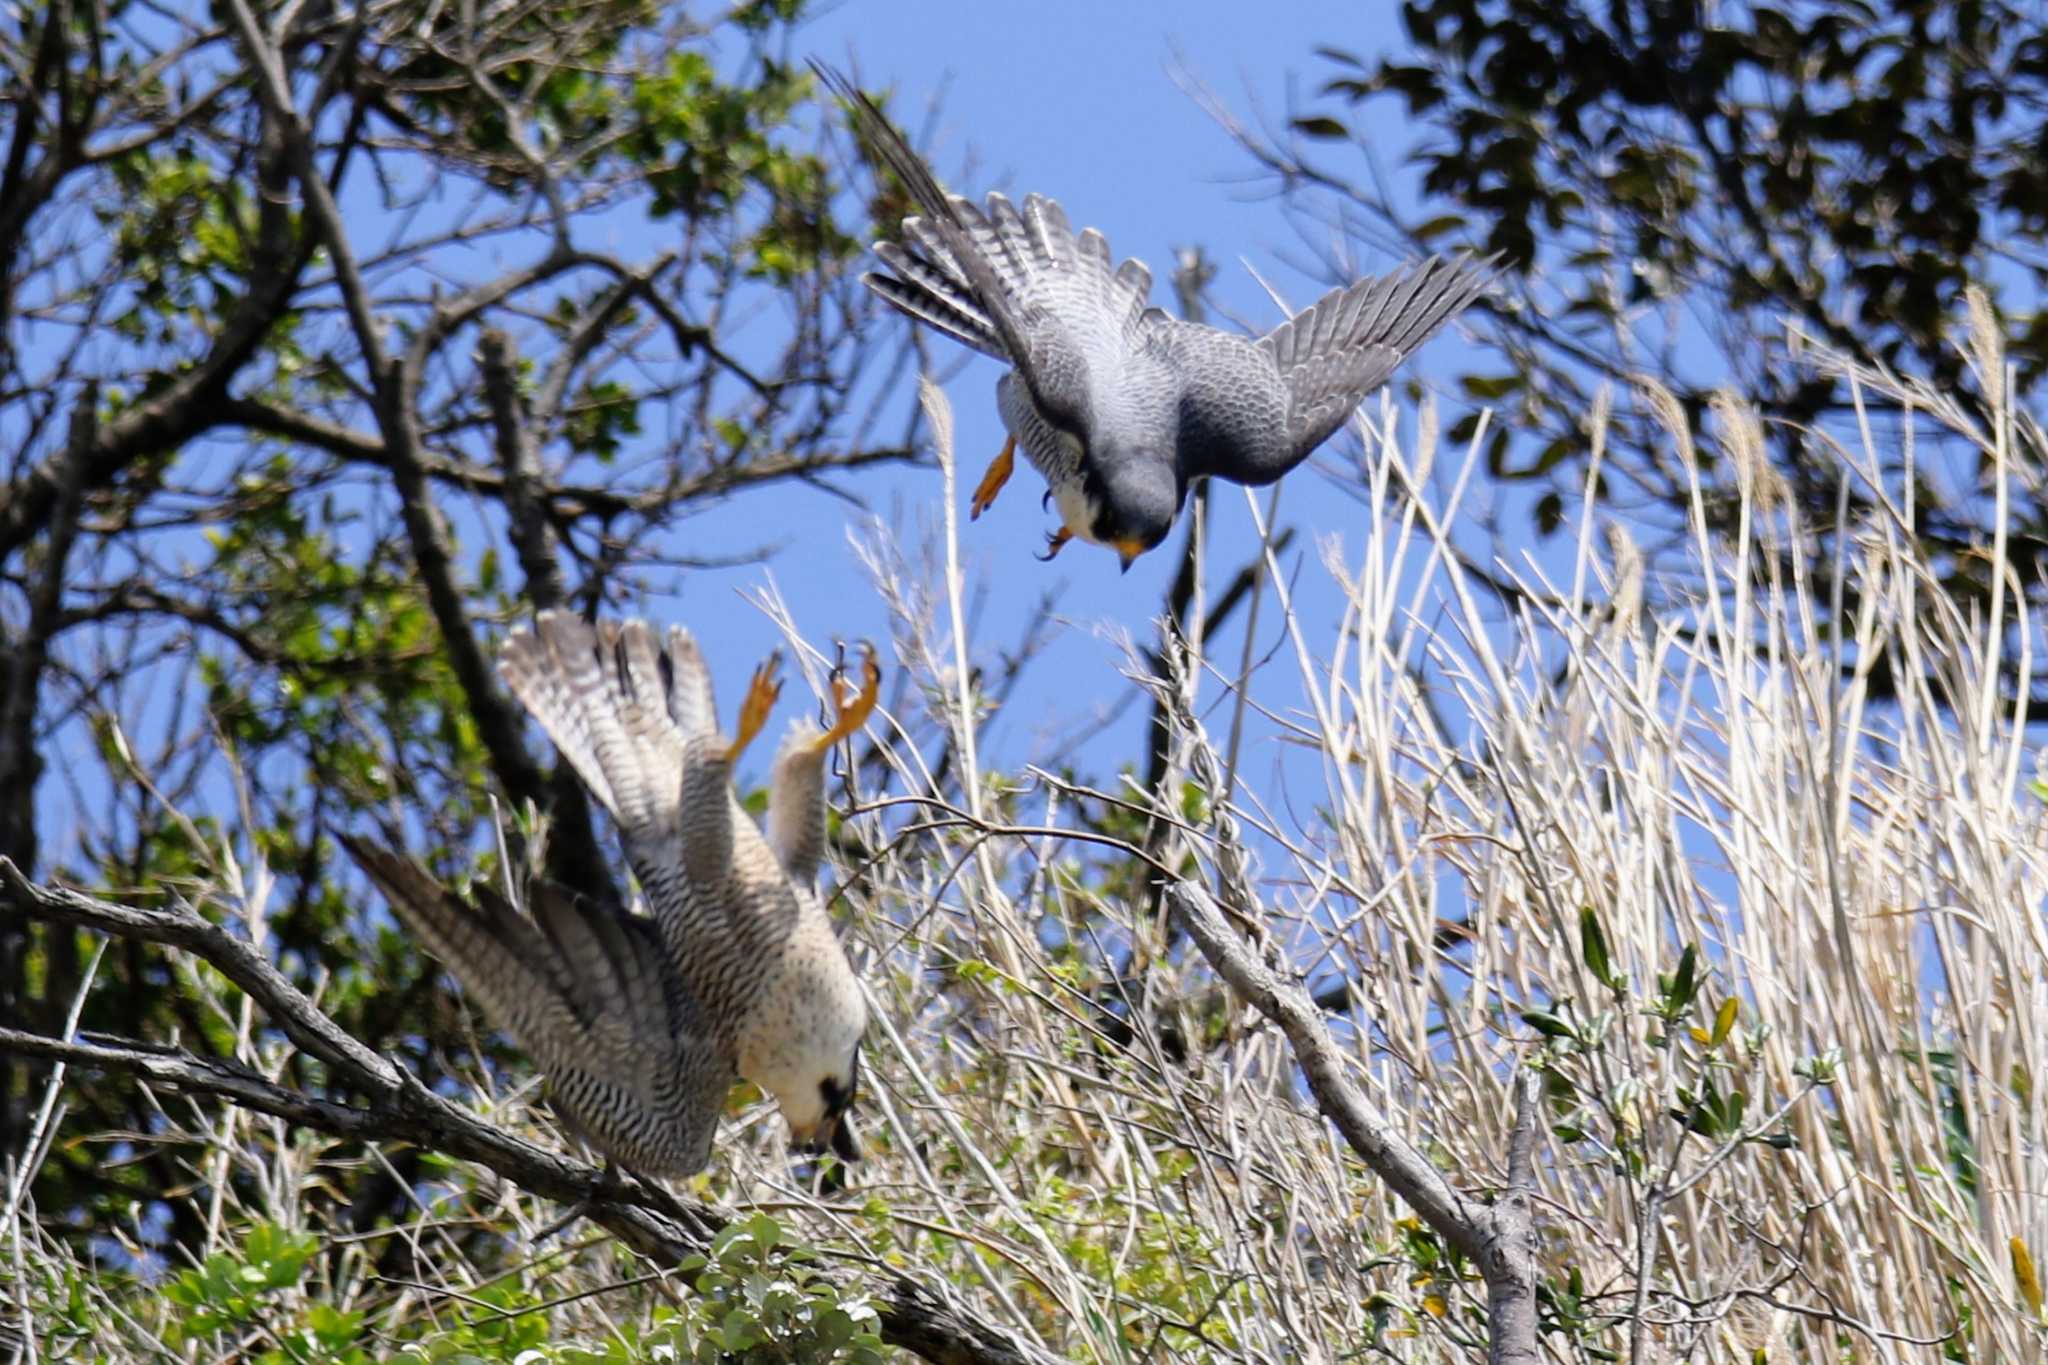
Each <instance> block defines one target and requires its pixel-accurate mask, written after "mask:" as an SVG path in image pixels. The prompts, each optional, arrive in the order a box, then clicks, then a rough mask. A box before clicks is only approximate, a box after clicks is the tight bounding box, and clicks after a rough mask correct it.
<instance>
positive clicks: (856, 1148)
mask: <svg viewBox="0 0 2048 1365" xmlns="http://www.w3.org/2000/svg"><path fill="white" fill-rule="evenodd" d="M827 1148H830V1149H831V1151H832V1154H833V1155H834V1156H836V1157H838V1158H839V1159H840V1160H841V1161H859V1160H860V1144H859V1143H858V1142H856V1141H855V1140H854V1136H853V1125H852V1124H851V1123H848V1122H847V1121H846V1115H845V1114H827V1115H826V1116H825V1117H824V1118H822V1119H820V1120H819V1121H818V1126H817V1127H815V1128H813V1129H811V1130H810V1131H809V1132H802V1131H800V1130H798V1129H796V1128H791V1129H790V1130H789V1149H790V1150H791V1151H792V1152H801V1153H803V1154H804V1155H805V1156H821V1155H823V1154H824V1152H825V1150H826V1149H827Z"/></svg>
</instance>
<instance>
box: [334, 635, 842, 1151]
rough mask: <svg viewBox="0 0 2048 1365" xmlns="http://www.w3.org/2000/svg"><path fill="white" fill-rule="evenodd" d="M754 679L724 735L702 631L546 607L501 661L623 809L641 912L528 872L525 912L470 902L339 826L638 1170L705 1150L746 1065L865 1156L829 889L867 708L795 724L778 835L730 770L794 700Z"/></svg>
mask: <svg viewBox="0 0 2048 1365" xmlns="http://www.w3.org/2000/svg"><path fill="white" fill-rule="evenodd" d="M776 662H777V661H776V659H774V658H773V657H771V658H770V659H769V661H768V662H767V663H764V664H763V665H762V666H761V667H760V668H759V669H757V670H756V671H755V673H754V676H753V680H752V683H751V685H750V686H749V688H748V691H747V695H746V698H745V700H744V702H743V703H742V704H741V707H740V714H739V722H738V725H737V727H736V729H735V730H734V732H733V734H732V735H731V736H730V737H728V736H726V735H725V734H723V733H720V732H719V730H718V723H717V713H716V711H715V709H714V706H713V701H712V693H711V679H710V675H709V673H708V672H707V670H706V669H705V666H704V661H703V657H702V655H701V653H700V652H699V650H698V647H697V642H696V641H695V640H694V639H693V638H692V637H691V636H690V634H689V633H688V632H687V631H684V630H680V629H671V630H669V631H668V632H667V634H666V637H665V638H662V639H657V637H656V634H655V631H654V629H653V628H652V627H650V626H649V625H648V624H647V623H645V622H643V621H637V620H630V621H625V622H602V623H599V624H596V625H592V624H590V623H588V622H586V621H584V620H583V619H581V618H580V617H578V616H575V615H572V614H570V613H566V612H547V613H543V614H542V615H541V617H540V618H539V620H538V622H537V623H536V625H535V628H534V629H533V630H532V631H530V632H529V631H523V630H522V631H518V632H516V633H514V634H513V636H512V637H511V638H510V639H509V640H508V641H507V642H506V644H505V646H504V649H503V651H502V652H501V654H500V657H499V661H498V671H499V674H500V676H501V677H503V678H504V680H505V682H506V684H507V685H508V686H509V687H510V688H511V690H512V692H513V694H514V695H515V696H517V697H518V698H519V700H520V701H521V702H522V703H523V704H524V705H525V707H526V709H527V710H528V711H530V712H531V713H532V714H533V716H534V718H535V719H536V720H538V721H539V722H540V725H541V728H542V729H543V730H545V731H546V732H547V734H548V735H549V737H550V738H551V739H553V740H554V742H555V745H556V747H557V748H558V749H560V750H561V753H562V756H563V757H564V758H566V759H567V760H568V761H569V764H570V766H571V767H572V768H574V770H575V772H576V774H577V776H578V777H579V778H580V779H581V780H582V782H583V785H584V786H585V787H586V788H587V789H588V790H589V792H590V794H591V796H592V797H593V798H594V799H595V800H596V801H597V803H598V804H599V805H601V806H603V807H604V808H605V810H606V811H607V812H609V813H610V815H611V818H612V820H613V823H614V824H615V825H616V826H617V829H618V834H619V842H620V844H621V846H622V847H623V849H624V852H625V855H626V860H627V863H628V864H629V865H630V867H631V868H632V871H633V876H634V878H635V880H636V881H637V882H638V883H639V887H640V892H641V895H642V897H643V898H644V900H645V903H646V909H647V913H646V914H644V915H643V914H638V913H635V912H633V911H630V910H628V909H627V908H626V907H624V906H623V905H620V904H618V903H617V901H616V900H615V899H612V898H611V897H610V896H609V895H608V894H605V893H590V892H583V893H579V892H577V891H576V890H573V889H570V888H564V887H561V886H557V885H554V884H552V883H550V882H547V881H544V880H539V879H536V880H534V881H532V882H531V883H530V884H529V885H528V887H527V888H526V893H525V900H526V903H527V905H526V912H524V913H522V912H521V911H520V910H519V909H517V908H516V907H515V906H514V905H513V904H512V903H511V902H510V901H509V900H508V899H507V898H506V897H505V896H504V895H501V894H500V893H498V892H497V891H495V890H493V889H491V888H490V887H489V886H485V885H481V884H479V885H477V886H475V887H473V888H472V889H471V891H470V894H469V896H468V897H462V896H457V895H456V894H454V893H453V892H450V891H448V890H446V889H444V888H442V887H441V886H440V885H439V884H438V883H437V882H435V881H434V879H433V878H432V877H430V876H429V875H428V874H427V873H426V872H425V871H424V870H423V869H421V868H420V867H418V866H417V865H416V864H414V863H412V862H410V861H409V860H407V859H403V858H400V857H397V856H395V855H393V854H391V853H388V852H385V851H384V850H381V849H376V848H372V847H370V846H369V845H367V844H365V843H363V842H362V841H360V840H356V839H347V838H345V839H344V840H343V843H344V845H345V846H346V847H347V848H348V850H349V852H350V854H351V855H352V856H353V857H354V858H355V860H356V861H357V862H358V863H359V864H360V865H361V866H362V868H363V870H364V871H365V873H367V874H368V875H369V877H370V879H371V881H372V882H374V883H375V884H376V885H377V886H378V888H379V889H380V890H382V891H383V893H384V895H385V897H386V899H387V900H389V901H390V903H391V906H392V909H393V910H394V912H395V913H396V914H397V915H398V917H399V919H400V920H401V921H402V922H403V923H405V924H407V925H408V926H410V927H411V928H412V930H413V931H414V932H415V933H417V934H418V935H419V936H420V938H421V939H422V941H423V942H424V943H425V945H426V946H427V948H428V949H429V950H430V951H431V952H433V953H434V954H435V956H437V957H439V958H440V959H441V960H442V961H443V962H444V963H446V964H447V965H448V966H449V967H450V968H452V969H453V971H454V973H455V975H456V977H457V979H458V980H460V981H461V982H462V984H463V986H464V988H465V989H466V990H467V991H468V992H469V993H470V994H471V995H473V996H475V997H476V998H477V999H478V1000H479V1001H480V1002H481V1004H482V1005H483V1007H484V1010H485V1012H486V1013H487V1014H489V1015H490V1017H491V1018H492V1019H493V1020H494V1021H495V1022H496V1023H498V1024H499V1025H500V1026H502V1027H503V1028H505V1029H506V1030H507V1031H508V1032H509V1033H511V1034H512V1036H513V1037H514V1038H516V1039H517V1040H518V1041H519V1043H520V1044H521V1046H523V1047H524V1048H525V1049H526V1050H527V1052H528V1053H529V1054H531V1056H532V1057H533V1059H534V1060H535V1062H536V1063H537V1064H538V1065H539V1066H540V1067H541V1068H542V1069H543V1070H544V1071H545V1072H546V1073H547V1076H548V1085H549V1090H550V1093H551V1095H552V1097H553V1100H554V1103H555V1106H556V1108H557V1110H558V1112H560V1113H561V1114H562V1116H563V1117H564V1119H565V1120H566V1121H567V1122H568V1123H569V1124H570V1126H571V1127H573V1128H574V1129H575V1130H576V1131H577V1132H578V1133H579V1134H580V1135H581V1136H582V1137H584V1138H585V1139H586V1140H587V1141H589V1142H590V1143H591V1145H592V1146H594V1147H596V1148H597V1149H598V1150H600V1151H601V1152H603V1153H604V1154H605V1155H606V1156H607V1157H610V1158H611V1159H613V1160H615V1161H617V1162H618V1163H619V1164H621V1165H623V1166H625V1167H627V1168H628V1169H630V1170H632V1171H635V1172H637V1173H639V1174H643V1175H652V1176H662V1177H671V1178H673V1177H681V1176H686V1175H689V1174H692V1173H694V1172H696V1171H698V1170H701V1169H702V1168H703V1167H704V1165H705V1164H706V1163H707V1162H708V1161H709V1160H710V1155H711V1143H712V1139H713V1136H714V1135H715V1133H716V1131H717V1127H718V1116H719V1114H720V1112H721V1111H722V1110H723V1108H724V1106H725V1100H726V1096H727V1094H728V1092H729V1091H730V1090H731V1088H732V1084H733V1082H734V1081H735V1080H738V1079H740V1078H745V1079H746V1080H749V1081H752V1082H753V1083H754V1084H755V1085H758V1086H759V1087H760V1088H761V1089H762V1090H764V1091H766V1092H767V1093H768V1094H770V1095H772V1096H774V1097H775V1099H776V1101H777V1103H778V1104H779V1105H780V1106H781V1109H782V1112H783V1116H784V1117H785V1118H786V1119H787V1120H788V1123H789V1129H790V1135H791V1140H792V1145H794V1146H796V1147H797V1148H799V1149H801V1150H805V1151H810V1152H818V1151H823V1150H824V1149H825V1148H826V1147H828V1146H829V1147H830V1149H831V1150H832V1151H833V1152H835V1153H837V1154H838V1155H839V1156H840V1157H842V1158H843V1159H846V1160H854V1159H857V1158H858V1156H859V1147H858V1144H857V1143H856V1142H855V1139H854V1136H853V1131H852V1127H851V1125H850V1123H849V1122H848V1119H847V1112H848V1110H849V1109H850V1108H851V1106H852V1103H853V1098H854V1092H855V1089H856V1088H857V1086H858V1083H859V1076H860V1045H861V1035H862V1033H863V1032H864V1031H865V1029H866V1024H867V1005H866V1002H865V1000H864V998H863V997H862V994H861V988H860V983H859V981H858V980H857V979H856V978H855V976H854V972H853V967H852V965H851V963H849V961H848V960H847V956H846V952H845V950H844V948H842V947H841V945H840V942H839V939H838V936H837V935H836V934H835V933H834V932H833V927H832V921H831V920H830V918H829V917H828V916H827V915H826V913H825V908H824V905H823V903H822V902H821V901H820V900H819V898H818V895H817V892H816V889H815V882H816V878H817V873H818V867H819V863H820V861H821V860H822V858H823V854H824V849H825V795H824V788H825V778H824V772H825V756H826V754H827V753H828V752H829V751H830V749H831V747H832V746H833V745H834V744H836V743H837V742H839V741H840V740H842V739H844V738H846V737H847V736H849V735H851V734H853V733H854V732H855V731H857V730H858V729H859V728H860V727H861V726H862V725H863V724H864V723H866V721H867V718H868V716H869V714H870V713H871V712H872V711H873V709H874V706H875V699H876V692H877V688H878V686H879V683H880V676H881V675H880V670H879V668H878V667H877V665H876V663H875V658H874V653H873V651H872V650H869V651H868V653H867V657H866V660H865V662H864V666H863V670H862V672H863V678H862V686H861V687H860V689H859V691H858V692H857V693H854V694H853V695H847V694H846V693H845V692H842V691H841V690H840V687H841V685H840V684H838V683H837V682H836V681H835V683H834V698H833V699H834V710H835V712H836V717H835V720H834V723H833V724H832V726H831V727H830V728H829V729H827V730H825V731H824V732H823V733H820V732H819V731H817V730H816V729H815V728H814V727H808V726H799V727H795V728H793V729H792V732H791V733H790V735H789V737H788V738H787V739H786V740H785V741H784V743H783V745H782V748H781V750H780V751H779V752H778V754H777V756H776V758H775V762H774V766H773V768H772V771H771V777H770V781H769V793H768V823H767V830H766V833H765V835H764V834H763V832H762V831H761V830H759V829H757V828H756V827H755V824H754V821H753V819H752V818H751V817H750V816H748V815H747V813H746V812H745V811H744V810H743V809H742V808H741V806H740V803H739V800H738V798H737V797H736V796H735V795H734V794H733V789H732V766H733V762H734V760H735V759H736V758H737V757H738V756H739V754H740V752H741V751H742V750H743V749H745V748H746V746H747V744H748V743H749V741H751V740H752V739H753V738H754V736H755V735H756V734H757V733H759V731H760V729H761V727H762V725H763V724H764V723H765V722H766V720H767V718H768V715H769V712H770V710H771V709H772V708H773V706H774V704H775V701H776V698H777V696H778V695H779V694H780V689H781V684H780V682H779V681H778V679H777V676H776Z"/></svg>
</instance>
